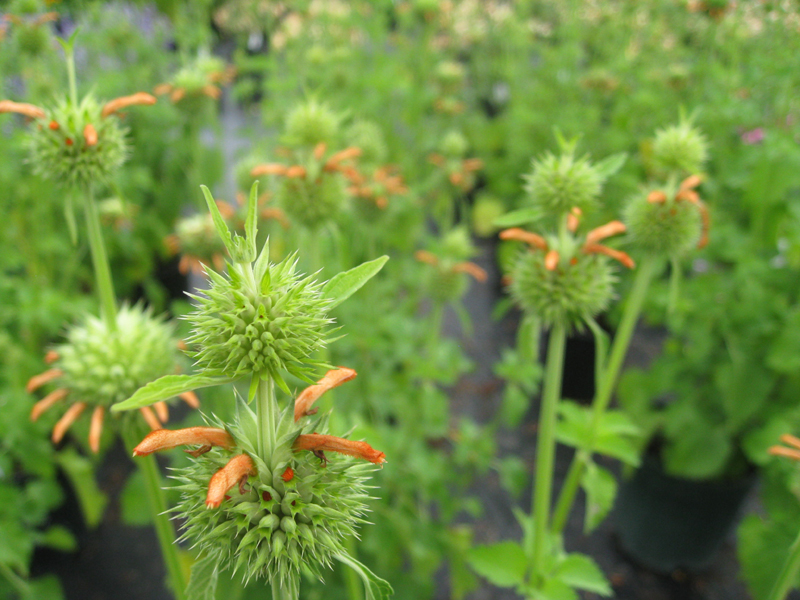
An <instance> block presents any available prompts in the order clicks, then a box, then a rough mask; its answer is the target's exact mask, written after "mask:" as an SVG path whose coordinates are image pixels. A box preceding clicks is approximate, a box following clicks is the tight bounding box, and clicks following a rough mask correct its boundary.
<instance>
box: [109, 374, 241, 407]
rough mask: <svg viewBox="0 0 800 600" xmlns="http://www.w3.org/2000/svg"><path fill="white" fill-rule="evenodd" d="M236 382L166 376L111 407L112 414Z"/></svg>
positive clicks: (203, 376)
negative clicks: (186, 393) (213, 386)
mask: <svg viewBox="0 0 800 600" xmlns="http://www.w3.org/2000/svg"><path fill="white" fill-rule="evenodd" d="M233 381H235V379H234V378H232V377H221V376H220V377H208V376H207V375H203V374H197V375H166V376H164V377H161V378H160V379H156V380H155V381H151V382H150V383H148V384H147V385H146V386H144V387H143V388H140V389H138V390H137V391H136V393H135V394H133V396H131V397H130V398H128V399H127V400H123V401H122V402H119V403H117V404H115V405H114V406H112V407H111V412H119V411H122V410H133V409H134V408H142V407H143V406H150V405H151V404H154V403H155V402H160V401H161V400H169V399H170V398H173V397H175V396H177V395H178V394H182V393H184V392H190V391H192V390H198V389H200V388H204V387H210V386H212V385H223V384H225V383H231V382H233Z"/></svg>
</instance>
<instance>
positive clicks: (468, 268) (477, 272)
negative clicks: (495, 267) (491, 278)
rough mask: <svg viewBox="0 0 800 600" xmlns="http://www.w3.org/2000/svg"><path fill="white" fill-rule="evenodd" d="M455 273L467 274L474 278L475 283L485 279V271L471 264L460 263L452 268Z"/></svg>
mask: <svg viewBox="0 0 800 600" xmlns="http://www.w3.org/2000/svg"><path fill="white" fill-rule="evenodd" d="M453 271H454V272H456V273H469V274H470V275H472V276H473V277H474V278H475V281H480V282H484V281H486V279H487V275H486V270H485V269H483V268H481V267H479V266H478V265H476V264H475V263H473V262H461V263H458V264H457V265H455V266H454V267H453Z"/></svg>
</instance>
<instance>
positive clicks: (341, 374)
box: [294, 367, 356, 423]
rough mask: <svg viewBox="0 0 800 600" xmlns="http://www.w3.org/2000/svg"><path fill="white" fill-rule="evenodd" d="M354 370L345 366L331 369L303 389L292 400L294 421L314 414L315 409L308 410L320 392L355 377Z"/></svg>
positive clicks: (320, 394) (322, 392)
mask: <svg viewBox="0 0 800 600" xmlns="http://www.w3.org/2000/svg"><path fill="white" fill-rule="evenodd" d="M355 377H356V372H355V371H354V370H353V369H348V368H347V367H339V368H338V369H331V370H330V371H328V372H327V373H325V375H324V376H323V377H322V379H320V380H319V381H318V382H317V383H316V384H314V385H311V386H309V387H307V388H306V389H304V390H303V391H302V392H301V393H300V395H299V396H298V397H297V399H296V400H295V401H294V420H295V423H296V422H297V421H299V420H300V418H301V417H305V416H308V415H312V414H314V412H316V409H314V411H313V412H312V411H311V410H309V409H310V408H311V405H312V404H314V402H316V401H317V400H318V399H319V397H320V396H322V394H324V393H325V392H327V391H328V390H332V389H333V388H335V387H338V386H340V385H342V384H343V383H345V382H347V381H350V380H351V379H355Z"/></svg>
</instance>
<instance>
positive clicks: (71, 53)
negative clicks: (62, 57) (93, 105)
mask: <svg viewBox="0 0 800 600" xmlns="http://www.w3.org/2000/svg"><path fill="white" fill-rule="evenodd" d="M65 52H66V55H67V56H66V58H67V80H68V81H69V97H70V99H71V100H72V106H74V107H77V106H78V82H77V78H76V77H75V50H74V49H73V48H72V44H70V47H69V49H66V48H65Z"/></svg>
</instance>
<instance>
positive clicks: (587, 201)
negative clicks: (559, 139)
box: [523, 143, 603, 217]
mask: <svg viewBox="0 0 800 600" xmlns="http://www.w3.org/2000/svg"><path fill="white" fill-rule="evenodd" d="M562 146H563V150H564V151H563V152H562V153H561V154H560V155H559V156H556V155H554V154H552V153H551V152H548V153H547V154H545V155H544V156H543V157H542V158H540V159H534V160H533V161H532V171H531V173H530V174H528V175H523V179H524V180H525V191H526V192H527V194H528V203H529V204H530V205H532V206H534V207H537V208H540V209H541V210H542V211H543V212H544V214H547V215H553V216H559V217H560V216H561V215H564V214H566V213H568V212H569V211H570V210H571V209H572V208H579V209H580V210H581V211H584V212H586V211H587V210H590V209H591V208H593V207H594V206H595V204H596V203H597V202H598V198H599V196H600V190H601V189H602V185H603V177H602V175H601V174H600V173H599V172H598V171H597V169H596V168H595V167H594V166H593V165H592V164H591V163H590V162H589V159H588V158H587V157H582V158H575V144H574V143H572V144H567V145H563V144H562Z"/></svg>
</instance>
